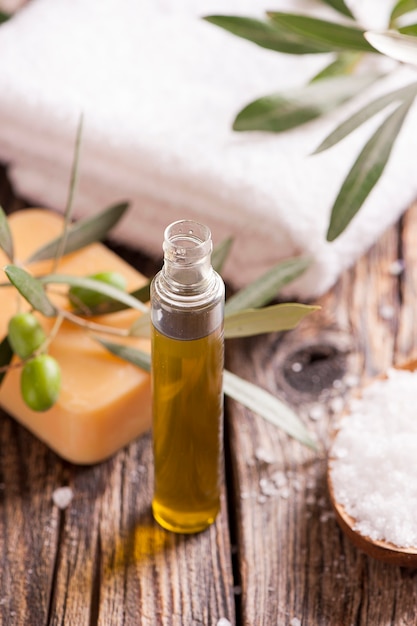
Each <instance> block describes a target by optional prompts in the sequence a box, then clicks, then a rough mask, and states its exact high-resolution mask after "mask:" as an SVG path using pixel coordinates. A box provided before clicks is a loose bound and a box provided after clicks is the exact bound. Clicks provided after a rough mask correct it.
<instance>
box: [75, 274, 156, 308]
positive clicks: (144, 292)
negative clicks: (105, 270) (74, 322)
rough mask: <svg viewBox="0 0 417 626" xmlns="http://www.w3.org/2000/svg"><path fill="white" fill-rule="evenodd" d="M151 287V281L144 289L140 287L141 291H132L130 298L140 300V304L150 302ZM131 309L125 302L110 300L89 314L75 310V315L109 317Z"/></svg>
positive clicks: (98, 305) (101, 303)
mask: <svg viewBox="0 0 417 626" xmlns="http://www.w3.org/2000/svg"><path fill="white" fill-rule="evenodd" d="M150 285H151V281H148V282H147V283H146V284H145V285H143V286H142V287H139V289H135V291H131V292H130V294H129V295H130V297H131V298H135V299H136V300H139V301H140V302H143V303H145V302H148V301H149V298H150V293H149V290H150ZM129 307H130V305H128V304H125V303H124V302H120V301H117V300H113V299H112V298H111V299H108V300H106V301H105V302H100V304H97V306H93V307H91V309H89V310H88V312H86V311H85V310H82V311H81V310H79V309H75V311H74V313H76V314H77V315H84V316H90V315H93V316H95V315H108V314H109V313H117V312H119V311H124V310H126V309H128V308H129Z"/></svg>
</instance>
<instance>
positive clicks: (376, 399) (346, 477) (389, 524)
mask: <svg viewBox="0 0 417 626" xmlns="http://www.w3.org/2000/svg"><path fill="white" fill-rule="evenodd" d="M331 456H332V459H331V462H330V477H331V482H332V485H333V491H334V496H335V499H336V501H337V502H338V503H340V504H341V505H343V507H344V509H345V511H346V512H347V513H348V514H349V515H350V516H352V517H353V518H354V519H355V522H356V523H355V526H354V529H355V530H356V531H358V532H359V533H360V534H362V535H365V536H368V537H370V538H371V539H373V540H382V541H388V542H391V543H393V544H394V545H396V546H397V547H402V548H412V547H414V548H415V547H417V515H416V511H417V373H413V372H409V371H407V370H400V369H391V370H389V371H388V373H387V378H386V379H378V380H375V381H374V382H373V383H371V384H370V385H369V386H367V387H365V389H364V390H363V393H362V395H361V397H360V398H358V399H356V400H354V401H353V402H352V403H351V406H350V410H349V414H348V415H346V416H345V417H344V418H343V420H342V422H341V425H340V429H339V431H338V433H337V435H336V438H335V441H334V444H333V447H332V453H331Z"/></svg>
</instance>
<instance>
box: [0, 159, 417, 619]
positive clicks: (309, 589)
mask: <svg viewBox="0 0 417 626" xmlns="http://www.w3.org/2000/svg"><path fill="white" fill-rule="evenodd" d="M0 202H1V203H2V204H3V206H4V207H5V208H7V210H9V211H10V210H13V209H16V208H21V207H23V206H25V203H24V202H23V201H22V200H18V199H16V198H15V197H14V194H13V191H12V189H11V187H10V185H9V183H8V181H7V178H6V177H5V175H4V171H3V172H2V173H1V175H0ZM416 244H417V207H412V208H411V209H410V210H409V211H408V213H407V214H406V216H405V217H404V219H403V220H402V222H401V223H400V224H399V225H397V226H395V227H393V228H391V229H390V230H389V231H388V232H387V233H386V234H385V235H384V236H383V237H382V238H381V239H380V241H379V242H378V243H377V245H375V246H374V248H373V249H372V250H370V252H369V253H368V254H367V255H366V256H365V257H364V258H363V259H361V260H360V261H359V262H358V263H357V264H356V265H355V266H354V268H352V269H351V270H350V271H347V272H345V274H344V275H343V276H342V278H341V279H340V281H339V282H338V284H337V285H336V286H335V287H334V288H333V289H332V290H331V291H330V292H329V293H327V294H326V296H324V297H323V298H321V299H320V301H319V304H321V306H322V309H321V311H320V312H318V313H316V314H314V315H313V316H310V317H309V318H307V319H306V320H304V322H303V323H302V324H301V325H300V327H299V328H298V329H296V330H294V331H291V332H289V333H281V334H270V335H268V336H263V337H257V338H253V339H245V340H239V341H237V340H236V341H230V342H228V344H227V349H226V357H227V365H228V367H229V369H232V370H233V371H234V372H236V373H237V374H239V375H240V376H242V377H245V378H247V379H249V380H251V381H255V382H257V383H258V384H259V385H261V386H263V387H264V388H266V389H268V390H269V391H271V392H272V393H274V394H276V395H277V396H279V397H280V398H282V399H283V400H285V401H287V402H288V403H289V404H290V405H291V406H292V407H293V408H294V409H295V410H296V411H297V413H298V414H299V415H300V417H301V419H302V420H303V421H304V422H305V424H306V425H307V427H308V428H309V430H310V432H311V433H312V434H313V435H314V436H315V437H316V439H317V441H318V443H319V446H320V452H319V453H318V454H314V453H313V452H311V451H309V450H307V449H306V448H304V447H303V446H301V445H300V444H299V443H297V442H295V441H293V440H291V439H290V438H288V437H287V436H286V435H285V434H283V433H281V432H280V431H279V430H277V429H276V428H275V427H273V426H272V425H270V424H268V423H266V422H265V421H263V420H262V419H261V418H260V417H257V416H256V415H254V414H253V413H251V412H249V411H247V410H246V409H244V408H243V407H242V406H240V405H238V404H237V403H235V402H232V401H227V403H226V406H227V415H226V429H225V430H226V441H225V446H226V463H225V488H224V492H223V497H222V510H221V514H220V515H219V517H218V519H217V521H216V523H215V524H214V525H213V526H212V527H211V528H210V529H209V530H208V531H207V532H204V533H201V534H199V535H195V536H190V537H185V536H176V535H173V534H170V533H167V532H165V531H163V530H162V529H160V528H159V527H158V526H157V525H156V524H155V523H154V522H153V520H152V516H151V512H150V501H151V496H152V472H153V469H152V455H151V441H150V435H146V436H144V437H141V438H140V439H139V440H137V441H136V442H134V443H132V444H131V445H130V446H128V447H126V448H125V449H124V450H121V451H120V452H119V453H117V454H116V455H115V456H114V457H113V458H112V459H110V460H108V461H106V462H105V463H101V464H99V465H96V466H93V467H76V466H73V465H71V464H69V463H66V462H64V461H62V460H60V459H59V458H58V457H57V456H56V455H55V454H54V453H52V452H51V451H49V450H48V449H47V448H46V447H45V446H44V445H43V444H42V443H41V442H40V441H38V440H37V439H35V438H34V437H33V436H32V435H31V434H30V433H28V432H27V431H26V430H25V429H24V428H23V427H21V426H19V425H18V424H17V423H16V422H14V421H13V420H12V419H11V418H9V417H8V416H6V415H4V414H2V415H0V445H1V448H0V512H1V519H0V555H1V556H0V559H1V562H0V623H1V624H2V625H3V624H4V625H5V626H15V625H17V624H19V626H20V624H22V625H23V624H24V625H26V624H29V625H32V624H34V625H36V626H44V625H45V626H46V625H52V624H53V625H65V626H72V625H76V626H80V625H82V626H84V625H87V626H96V625H99V626H110V625H111V626H114V625H117V626H119V625H124V626H137V625H139V626H140V625H144V626H154V625H156V626H158V625H163V626H165V625H166V626H174V625H175V626H217V624H218V621H219V620H220V618H226V619H227V620H229V621H230V623H231V624H232V625H233V626H234V625H236V626H241V625H245V626H275V625H277V624H279V625H281V624H283V625H290V624H291V621H292V620H293V619H294V618H297V619H298V620H300V622H301V624H302V625H303V626H321V625H323V626H330V625H331V626H350V625H355V626H356V625H358V626H365V625H367V626H368V625H370V624H372V625H373V624H378V626H380V625H381V626H388V625H392V626H394V625H395V626H399V625H403V626H409V625H410V626H411V625H413V624H416V623H417V570H413V569H409V568H407V569H405V568H400V567H396V566H394V567H393V566H390V565H387V564H384V563H380V562H379V561H376V560H374V559H371V558H370V557H368V556H366V555H365V554H363V553H362V552H361V551H360V550H358V549H357V548H356V547H355V546H353V545H352V543H351V542H350V541H349V539H348V538H347V537H346V536H345V534H344V533H343V532H342V531H341V529H340V527H339V525H338V524H337V521H336V519H335V515H334V513H333V510H332V508H331V506H330V502H329V497H328V491H327V485H326V453H327V448H328V445H329V442H330V440H331V437H332V434H333V432H334V429H335V428H336V426H337V423H338V419H339V417H340V415H341V413H342V411H343V408H344V404H345V402H346V401H347V399H348V398H349V397H350V395H351V394H352V393H354V392H355V387H356V386H357V385H358V384H359V383H360V382H362V381H365V380H366V379H368V378H370V377H373V376H374V375H377V374H379V373H381V372H383V371H384V370H385V369H386V368H387V367H388V366H389V365H391V364H392V363H397V362H401V361H403V360H405V359H406V358H409V357H412V356H414V355H415V354H416V353H417V350H416V349H417V309H416V302H417V300H416V295H417V294H416V289H417V286H416V285H417V245H416ZM117 251H118V252H119V253H120V252H123V253H124V254H126V257H127V258H128V259H129V261H130V262H131V263H132V264H134V265H135V266H136V267H138V269H141V270H142V271H144V268H146V267H147V268H150V267H152V263H154V262H153V261H152V260H149V259H145V258H144V257H143V256H141V255H140V254H139V253H136V252H134V251H125V250H123V249H120V248H118V250H117ZM398 258H402V259H403V260H404V264H405V271H404V272H403V273H401V274H399V275H395V274H394V273H393V272H392V269H391V268H392V263H393V262H394V261H396V260H397V259H398ZM146 271H147V270H146V269H145V273H146ZM63 485H67V486H69V487H71V489H72V491H73V494H74V498H73V501H72V502H71V504H70V505H69V506H68V508H67V509H65V510H60V509H58V508H57V507H56V506H55V505H54V504H53V501H52V494H53V492H54V490H55V489H56V488H57V487H60V486H63ZM293 623H296V622H293Z"/></svg>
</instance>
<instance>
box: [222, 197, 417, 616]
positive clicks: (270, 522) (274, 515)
mask: <svg viewBox="0 0 417 626" xmlns="http://www.w3.org/2000/svg"><path fill="white" fill-rule="evenodd" d="M413 213H414V219H413V215H412V212H411V211H410V212H409V214H408V215H407V217H406V218H405V220H404V237H403V244H402V243H401V239H400V235H401V229H399V228H396V227H395V228H392V229H390V230H389V231H388V232H387V233H386V234H385V236H384V237H382V238H381V240H380V242H378V244H377V245H376V246H375V247H374V248H373V249H372V250H371V251H370V252H369V254H368V255H366V256H365V257H364V258H363V259H361V260H360V261H359V262H358V263H357V264H356V266H355V267H354V268H353V269H352V270H351V271H349V272H346V273H345V275H344V276H343V277H342V279H341V280H340V281H339V283H338V284H337V285H336V286H335V288H334V289H333V290H331V292H329V293H328V294H327V295H326V296H325V297H323V298H322V299H321V300H320V304H321V305H322V311H321V312H320V313H317V314H315V315H314V316H312V317H311V318H309V319H307V320H305V321H304V322H303V324H302V325H301V326H300V327H299V328H298V329H296V330H295V331H292V332H291V333H287V334H285V335H283V336H273V335H270V336H268V337H263V338H259V339H256V340H242V341H239V342H235V343H234V345H233V349H231V350H229V351H228V365H229V367H231V368H232V369H233V370H234V371H236V372H237V373H239V374H240V375H241V376H243V377H245V378H248V379H250V380H256V381H257V382H258V383H259V384H260V385H262V386H264V387H265V388H267V389H269V390H270V391H271V392H273V393H276V394H277V395H279V396H280V397H281V398H283V399H286V400H287V401H288V402H289V403H290V404H291V405H292V406H293V407H295V408H296V409H297V411H298V413H299V415H300V416H301V417H302V418H303V419H304V421H305V423H306V424H307V425H308V426H309V428H310V430H311V431H312V432H313V433H315V434H316V437H317V439H318V441H320V442H321V444H322V445H323V448H324V450H326V448H327V446H328V444H329V442H330V438H331V435H332V432H333V429H334V427H335V424H336V423H337V420H338V418H339V416H340V413H341V411H342V409H343V406H344V403H345V400H346V398H347V397H348V396H349V394H350V393H351V389H352V388H351V385H352V384H353V383H354V382H355V379H357V380H358V381H359V379H363V380H365V379H367V378H369V377H371V376H373V375H376V374H378V373H380V372H382V371H383V370H384V369H385V368H386V367H388V366H390V365H391V364H392V363H393V362H396V361H399V360H403V359H404V358H405V357H406V356H408V355H410V354H411V353H413V351H415V349H416V347H417V336H416V333H417V319H416V312H415V302H416V299H415V289H416V287H415V285H416V281H415V278H416V276H415V273H416V271H417V263H416V252H415V250H416V246H415V241H416V236H417V232H416V226H414V224H415V223H416V219H415V217H416V215H415V213H416V209H415V208H414V210H413ZM401 253H404V259H405V265H406V270H405V272H404V274H400V275H399V276H397V275H395V274H393V272H392V263H393V262H394V261H396V260H397V259H398V256H399V254H401ZM229 404H230V413H231V414H230V418H229V420H230V423H229V432H230V437H231V444H230V445H231V446H232V454H231V458H232V459H233V460H234V484H235V498H236V509H237V513H236V524H237V530H236V532H237V536H238V558H239V563H240V572H241V586H242V595H241V615H242V624H245V625H250V624H255V623H256V624H257V625H259V626H267V625H268V626H269V625H270V624H289V623H290V621H291V619H293V618H298V619H299V620H300V622H301V623H302V624H303V626H309V625H310V626H317V625H318V624H341V625H342V624H343V625H350V624H355V625H356V624H358V625H365V624H384V625H388V624H392V625H394V624H396V625H397V624H413V623H417V572H415V571H409V570H402V569H400V568H395V567H392V566H388V565H385V564H382V563H379V562H376V561H373V560H371V559H370V558H369V557H367V556H365V555H363V554H362V553H360V552H359V551H357V550H356V548H354V547H353V546H352V545H351V544H350V543H349V541H348V540H347V539H346V538H345V537H344V536H343V535H342V533H341V531H340V530H339V528H338V526H337V524H336V521H335V518H334V515H333V513H332V510H331V507H330V504H329V499H328V493H327V487H326V460H325V455H324V454H323V455H318V456H317V457H315V456H314V455H313V454H311V453H310V452H309V451H307V450H306V449H304V448H302V447H301V446H300V445H299V444H298V443H296V442H294V441H291V440H290V439H289V438H287V437H286V436H285V435H283V434H282V433H280V432H279V431H278V430H276V429H275V428H274V427H272V426H271V425H269V424H266V423H265V422H263V421H262V419H261V418H258V417H256V416H254V415H253V414H251V413H249V412H248V411H246V410H245V409H243V408H242V407H240V406H239V405H237V404H234V403H231V402H230V403H229Z"/></svg>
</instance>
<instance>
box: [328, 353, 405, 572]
mask: <svg viewBox="0 0 417 626" xmlns="http://www.w3.org/2000/svg"><path fill="white" fill-rule="evenodd" d="M398 369H405V370H409V371H412V372H414V371H415V370H416V369H417V360H412V361H407V362H406V363H404V364H402V365H400V366H398ZM331 461H332V456H331V453H330V457H329V460H328V463H327V484H328V489H329V495H330V501H331V503H332V506H333V509H334V512H335V515H336V519H337V521H338V524H339V526H340V528H341V529H342V531H343V532H344V533H345V534H346V536H347V537H348V538H349V539H350V541H351V542H352V543H353V545H355V546H356V547H357V548H359V549H360V550H362V551H363V552H365V553H366V554H367V555H368V556H371V557H373V558H375V559H378V560H380V561H384V562H385V563H390V564H392V565H400V566H402V567H417V546H416V547H413V548H399V547H398V546H396V545H394V544H393V543H390V542H388V541H377V540H374V539H371V538H370V537H367V536H366V535H362V534H361V533H359V532H358V531H357V530H355V529H354V527H355V519H354V518H353V517H351V516H350V515H349V514H348V513H346V511H345V509H344V507H343V506H342V505H341V504H340V503H339V502H337V501H336V498H335V494H334V489H333V484H332V479H331V472H330V463H331Z"/></svg>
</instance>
